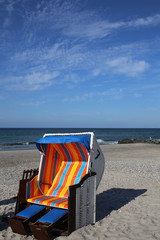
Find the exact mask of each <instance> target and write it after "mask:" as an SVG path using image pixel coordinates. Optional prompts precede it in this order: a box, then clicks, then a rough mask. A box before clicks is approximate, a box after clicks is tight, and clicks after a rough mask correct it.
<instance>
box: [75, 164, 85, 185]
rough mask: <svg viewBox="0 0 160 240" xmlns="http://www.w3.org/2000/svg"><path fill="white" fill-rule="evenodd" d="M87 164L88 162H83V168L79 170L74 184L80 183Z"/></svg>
mask: <svg viewBox="0 0 160 240" xmlns="http://www.w3.org/2000/svg"><path fill="white" fill-rule="evenodd" d="M86 164H87V162H82V166H81V168H80V169H79V172H78V174H77V177H76V179H75V181H74V184H77V183H79V181H80V179H81V176H82V173H83V171H84V168H85V166H86Z"/></svg>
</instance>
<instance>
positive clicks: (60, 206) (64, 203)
mask: <svg viewBox="0 0 160 240" xmlns="http://www.w3.org/2000/svg"><path fill="white" fill-rule="evenodd" d="M66 204H68V200H66V201H65V202H63V203H60V204H59V205H58V207H59V208H64V206H65V205H66Z"/></svg>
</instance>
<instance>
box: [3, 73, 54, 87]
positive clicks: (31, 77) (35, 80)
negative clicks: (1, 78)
mask: <svg viewBox="0 0 160 240" xmlns="http://www.w3.org/2000/svg"><path fill="white" fill-rule="evenodd" d="M58 75H59V73H58V72H53V73H42V72H34V73H31V74H28V75H25V76H17V77H15V76H14V77H10V78H8V79H7V80H6V81H5V88H6V89H7V90H17V91H20V90H28V91H34V90H39V89H44V88H45V87H49V86H51V85H54V84H57V81H56V80H54V79H55V78H56V77H57V76H58Z"/></svg>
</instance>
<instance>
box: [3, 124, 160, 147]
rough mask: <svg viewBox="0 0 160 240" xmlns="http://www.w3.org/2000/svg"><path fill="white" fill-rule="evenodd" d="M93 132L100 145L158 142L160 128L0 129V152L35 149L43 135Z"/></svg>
mask: <svg viewBox="0 0 160 240" xmlns="http://www.w3.org/2000/svg"><path fill="white" fill-rule="evenodd" d="M80 132H94V134H95V137H96V138H97V140H98V143H99V144H100V145H104V144H118V141H119V140H124V139H143V140H147V139H149V138H150V137H151V138H152V139H155V140H160V128H0V151H4V150H5V151H9V150H21V149H22V150H24V149H36V141H38V140H39V139H40V138H42V137H43V135H44V134H45V133H80Z"/></svg>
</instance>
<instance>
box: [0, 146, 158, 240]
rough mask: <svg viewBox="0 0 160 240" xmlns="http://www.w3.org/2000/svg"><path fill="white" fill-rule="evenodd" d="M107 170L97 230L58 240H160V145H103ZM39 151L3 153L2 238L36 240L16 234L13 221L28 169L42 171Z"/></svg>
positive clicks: (0, 157)
mask: <svg viewBox="0 0 160 240" xmlns="http://www.w3.org/2000/svg"><path fill="white" fill-rule="evenodd" d="M101 148H102V151H103V153H104V156H105V160H106V165H105V171H104V175H103V178H102V181H101V183H100V185H99V188H98V190H97V218H96V224H95V225H89V226H85V227H83V228H81V229H78V230H77V231H75V232H73V233H72V234H71V235H70V236H68V237H58V238H56V239H57V240H75V239H77V240H81V239H84V240H91V239H96V240H97V239H98V240H103V239H109V240H115V239H118V240H127V239H132V240H136V239H137V240H140V239H142V240H147V239H148V240H151V239H159V240H160V145H156V144H124V145H120V144H119V145H105V146H101ZM39 159H40V155H39V152H38V151H36V150H19V151H0V183H1V184H0V239H7V240H11V239H21V240H23V239H27V240H29V239H34V237H33V236H28V237H27V236H21V235H19V234H15V233H13V232H12V230H11V228H10V227H9V225H8V224H7V223H6V222H4V221H3V219H4V218H3V217H6V216H12V215H13V212H14V207H15V199H13V197H14V196H16V194H17V191H18V185H19V180H20V179H21V176H22V172H23V169H30V168H36V167H38V166H39Z"/></svg>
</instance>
